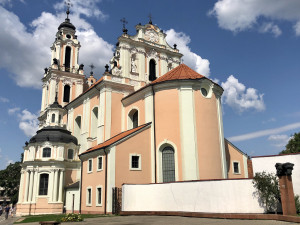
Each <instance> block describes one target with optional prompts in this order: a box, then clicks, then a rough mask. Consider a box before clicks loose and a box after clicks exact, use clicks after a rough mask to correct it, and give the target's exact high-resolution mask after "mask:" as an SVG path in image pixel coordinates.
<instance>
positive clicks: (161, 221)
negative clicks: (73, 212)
mask: <svg viewBox="0 0 300 225" xmlns="http://www.w3.org/2000/svg"><path fill="white" fill-rule="evenodd" d="M0 218H1V217H0ZM17 219H18V218H9V219H8V220H4V221H2V222H0V225H10V224H13V222H14V221H16V220H17ZM0 221H1V219H0ZM38 224H39V223H38V222H35V223H24V225H38ZM61 224H62V225H83V224H87V225H94V224H105V225H128V224H130V225H133V224H134V225H137V224H142V225H153V224H155V225H166V224H172V225H185V224H187V225H196V224H197V225H199V224H201V225H291V224H293V223H289V222H282V221H274V220H229V219H207V218H193V217H180V216H116V217H98V218H89V219H85V220H84V221H83V222H73V223H61Z"/></svg>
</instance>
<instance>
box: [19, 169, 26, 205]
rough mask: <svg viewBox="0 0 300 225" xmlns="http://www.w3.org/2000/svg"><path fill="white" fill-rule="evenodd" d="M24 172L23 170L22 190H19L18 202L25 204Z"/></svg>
mask: <svg viewBox="0 0 300 225" xmlns="http://www.w3.org/2000/svg"><path fill="white" fill-rule="evenodd" d="M24 172H25V171H24V170H23V169H22V170H21V180H20V188H19V197H18V199H19V200H18V202H19V203H22V202H24V200H23V188H24Z"/></svg>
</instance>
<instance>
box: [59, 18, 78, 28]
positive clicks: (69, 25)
mask: <svg viewBox="0 0 300 225" xmlns="http://www.w3.org/2000/svg"><path fill="white" fill-rule="evenodd" d="M61 28H70V29H72V30H76V27H75V26H74V25H73V24H72V23H71V22H70V19H69V18H66V19H65V21H64V22H62V23H61V24H60V25H59V27H58V30H60V29H61Z"/></svg>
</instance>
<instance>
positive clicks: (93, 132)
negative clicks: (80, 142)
mask: <svg viewBox="0 0 300 225" xmlns="http://www.w3.org/2000/svg"><path fill="white" fill-rule="evenodd" d="M97 125H98V107H95V108H94V109H93V111H92V120H91V137H92V138H94V137H97Z"/></svg>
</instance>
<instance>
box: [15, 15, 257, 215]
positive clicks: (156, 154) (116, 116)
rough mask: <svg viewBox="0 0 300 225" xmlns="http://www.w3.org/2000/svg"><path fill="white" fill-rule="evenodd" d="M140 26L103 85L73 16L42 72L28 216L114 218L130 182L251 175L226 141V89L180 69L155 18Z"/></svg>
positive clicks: (23, 194) (28, 164)
mask: <svg viewBox="0 0 300 225" xmlns="http://www.w3.org/2000/svg"><path fill="white" fill-rule="evenodd" d="M135 28H136V34H135V35H133V36H131V35H129V34H128V31H127V29H126V28H125V27H124V28H123V33H122V34H121V36H120V37H119V38H118V41H117V44H116V46H115V51H114V54H113V55H112V58H111V60H110V61H109V62H108V64H107V65H106V66H105V72H104V74H103V75H102V76H101V78H100V79H98V80H96V78H95V77H94V75H93V72H91V73H90V74H89V75H87V74H85V72H84V65H82V64H80V63H79V61H78V60H79V53H80V47H81V45H80V41H79V40H78V39H77V36H76V27H75V26H74V25H73V24H72V23H71V21H70V18H69V10H67V17H66V19H65V21H64V22H62V23H61V24H60V25H59V27H58V31H57V33H56V36H55V39H54V42H53V44H52V46H51V48H50V49H51V65H50V66H49V67H48V68H45V72H44V74H43V76H42V83H43V88H42V102H41V112H40V115H39V118H38V119H39V130H38V131H37V133H36V135H35V136H33V137H32V138H31V139H30V140H29V141H28V142H26V143H25V146H24V147H23V148H24V160H23V164H22V170H21V181H20V189H19V201H18V204H17V213H18V214H19V215H28V214H30V215H37V214H47V213H48V214H54V213H55V214H56V213H62V212H80V213H97V214H101V213H103V214H111V213H113V207H114V205H113V204H114V197H113V194H114V193H113V190H115V189H116V188H119V189H120V188H121V187H122V184H124V183H130V184H148V183H164V182H178V181H191V180H211V179H231V178H248V177H251V176H252V174H251V171H252V170H251V161H250V160H249V158H248V156H247V155H246V154H245V153H243V152H242V151H241V150H240V149H238V148H237V147H236V146H234V145H233V144H232V143H230V142H229V141H228V140H226V139H225V138H224V133H223V121H222V104H221V96H222V93H223V89H222V87H221V86H220V85H218V84H217V83H215V82H213V81H212V80H210V79H208V78H206V77H205V76H203V75H201V74H199V73H197V72H196V71H194V70H192V69H191V68H189V67H188V66H187V65H185V64H183V63H181V58H182V56H183V55H182V54H181V53H180V49H177V46H176V44H174V46H170V45H169V44H168V43H167V42H166V34H165V33H164V31H163V30H161V29H160V28H159V27H158V26H156V25H154V24H153V23H152V21H151V20H150V21H149V22H148V23H147V24H145V25H142V24H138V25H136V26H135ZM249 161H250V163H249ZM145 194H147V193H145Z"/></svg>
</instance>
